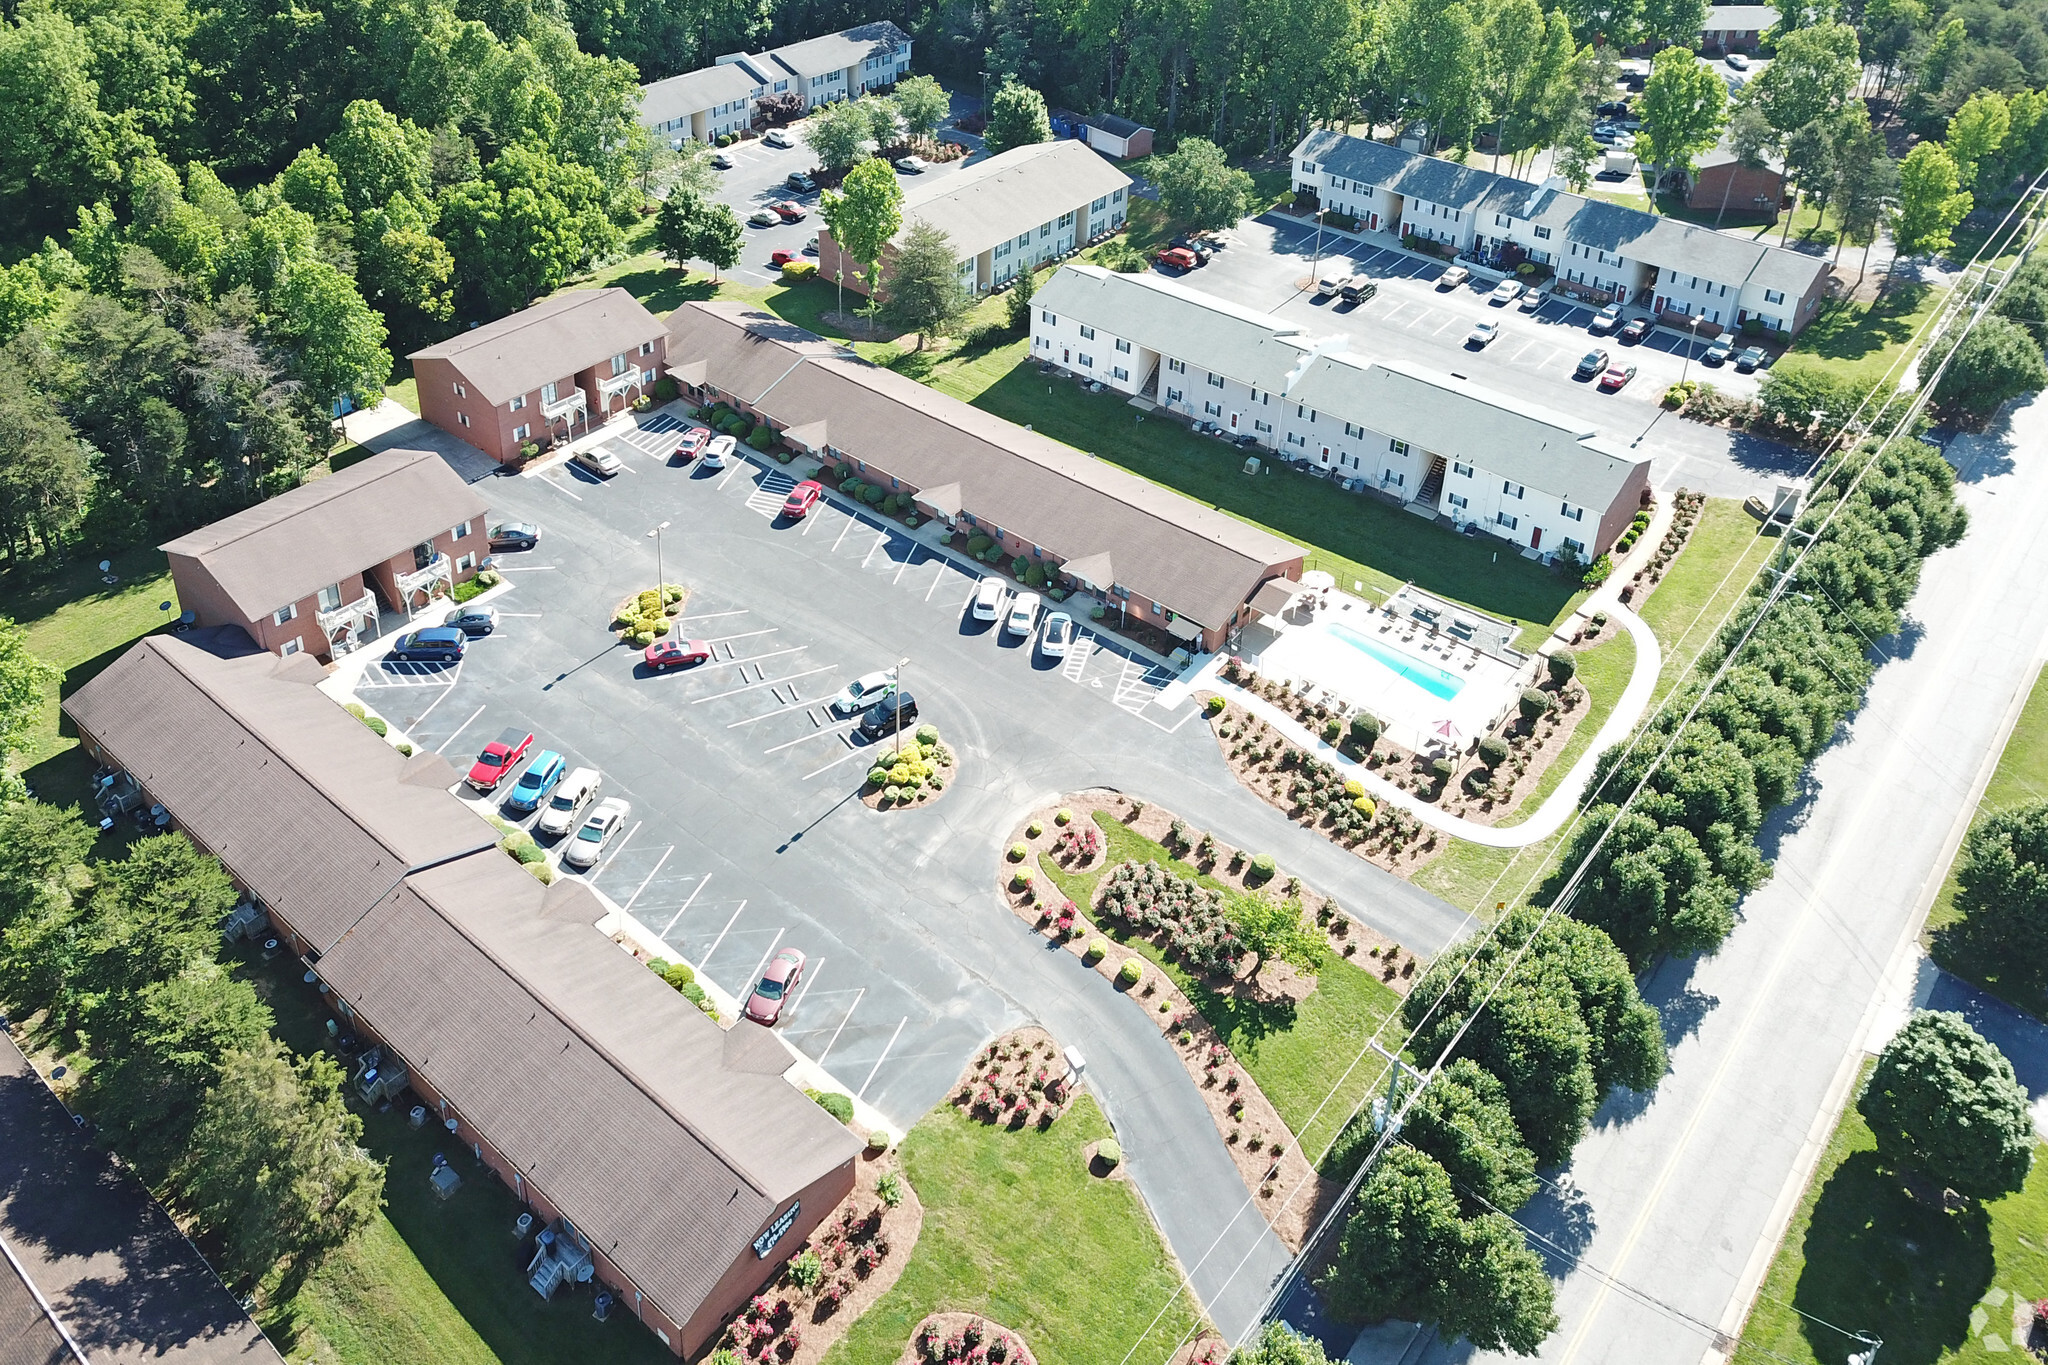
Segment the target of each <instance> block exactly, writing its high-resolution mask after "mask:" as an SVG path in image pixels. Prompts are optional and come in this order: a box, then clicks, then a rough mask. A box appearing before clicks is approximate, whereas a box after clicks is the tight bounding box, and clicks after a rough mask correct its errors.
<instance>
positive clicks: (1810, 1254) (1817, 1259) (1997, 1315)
mask: <svg viewBox="0 0 2048 1365" xmlns="http://www.w3.org/2000/svg"><path fill="white" fill-rule="evenodd" d="M1868 1074H1869V1073H1868V1064H1866V1067H1865V1075H1868ZM1993 1291H2003V1293H2002V1294H2001V1295H2000V1296H1999V1298H1998V1301H1997V1302H1996V1303H1995V1304H1993V1303H1991V1302H1988V1301H1987V1302H1985V1304H1984V1316H1983V1318H1982V1320H1981V1321H1979V1322H1978V1324H1977V1326H1976V1329H1975V1330H1972V1311H1971V1310H1972V1309H1973V1308H1975V1307H1976V1306H1977V1305H1978V1303H1979V1301H1980V1300H1984V1299H1985V1298H1986V1295H1987V1294H1988V1293H1991V1292H1993ZM2044 1294H2048V1147H2044V1146H2037V1147H2036V1148H2035V1149H2034V1170H2033V1174H2032V1175H2031V1176H2029V1177H2028V1179H2027V1184H2026V1188H2024V1189H2023V1190H2021V1191H2020V1192H2019V1193H2018V1194H2012V1195H2007V1196H2006V1197H2005V1198H2003V1199H2000V1200H1997V1201H1995V1202H1993V1203H1990V1204H1987V1205H1984V1206H1982V1207H1981V1208H1969V1209H1964V1210H1961V1211H1958V1212H1954V1213H1949V1212H1944V1211H1942V1210H1941V1209H1939V1208H1936V1207H1934V1206H1932V1205H1930V1204H1928V1203H1925V1202H1922V1201H1920V1200H1918V1199H1915V1198H1913V1197H1912V1196H1911V1195H1909V1194H1908V1193H1907V1192H1906V1190H1905V1189H1904V1187H1903V1186H1902V1185H1901V1184H1900V1182H1899V1181H1898V1180H1897V1179H1896V1178H1894V1177H1892V1176H1890V1175H1889V1174H1887V1173H1886V1172H1884V1171H1883V1170H1881V1169H1879V1167H1878V1164H1877V1157H1876V1144H1875V1142H1874V1140H1873V1139H1872V1138H1871V1135H1870V1129H1869V1127H1868V1126H1867V1125H1866V1124H1865V1123H1864V1122H1863V1118H1862V1116H1861V1115H1860V1114H1858V1113H1857V1112H1856V1109H1855V1106H1854V1105H1853V1104H1851V1106H1850V1107H1849V1109H1848V1110H1847V1111H1846V1112H1845V1113H1844V1114H1843V1116H1842V1121H1841V1122H1840V1123H1839V1124H1838V1125H1836V1128H1835V1132H1834V1136H1833V1138H1832V1139H1831V1140H1830V1142H1829V1144H1828V1149H1827V1151H1826V1153H1825V1154H1824V1155H1823V1156H1822V1157H1821V1161H1820V1165H1819V1166H1818V1167H1817V1168H1816V1169H1815V1171H1814V1174H1813V1182H1812V1184H1810V1185H1809V1186H1808V1187H1807V1190H1806V1194H1805V1197H1804V1198H1803V1200H1802V1201H1801V1203H1800V1206H1799V1211H1798V1212H1797V1214H1795V1215H1794V1217H1793V1220H1792V1226H1791V1227H1790V1228H1789V1229H1788V1230H1787V1231H1786V1234H1785V1240H1784V1242H1783V1243H1782V1244H1781V1245H1780V1246H1779V1248H1778V1254H1777V1256H1776V1258H1775V1259H1774V1260H1773V1261H1772V1262H1771V1269H1770V1273H1769V1274H1768V1275H1767V1276H1766V1277H1765V1279H1764V1284H1763V1293H1762V1295H1761V1297H1759V1298H1758V1300H1757V1305H1756V1307H1755V1309H1754V1310H1752V1311H1751V1313H1750V1316H1749V1321H1748V1323H1747V1324H1746V1325H1745V1326H1744V1328H1743V1333H1742V1349H1740V1350H1738V1351H1737V1352H1736V1354H1735V1356H1734V1357H1733V1359H1735V1360H1736V1361H1739V1362H1744V1363H1745V1365H1749V1363H1751V1362H1763V1361H1766V1360H1777V1361H1791V1362H1799V1363H1800V1365H1805V1362H1814V1365H1821V1363H1822V1362H1825V1365H1840V1362H1842V1361H1845V1360H1846V1359H1847V1358H1848V1355H1849V1353H1850V1352H1851V1351H1852V1350H1857V1349H1860V1347H1859V1345H1858V1343H1856V1342H1855V1341H1854V1340H1852V1339H1851V1338H1850V1337H1849V1336H1847V1335H1846V1334H1845V1333H1844V1332H1841V1331H1837V1330H1835V1328H1833V1327H1826V1326H1822V1325H1821V1324H1820V1323H1816V1322H1814V1321H1812V1318H1819V1319H1822V1320H1823V1321H1824V1322H1827V1323H1833V1324H1835V1325H1836V1326H1837V1327H1840V1328H1846V1329H1848V1330H1849V1331H1853V1332H1867V1333H1870V1334H1871V1335H1872V1336H1876V1337H1881V1338H1883V1340H1884V1348H1883V1349H1882V1350H1881V1351H1879V1352H1878V1359H1879V1360H1880V1361H1882V1362H1885V1365H1934V1362H1937V1361H1939V1362H1944V1363H1946V1362H1964V1361H1990V1360H1994V1359H2007V1360H2009V1359H2012V1358H2014V1356H2015V1354H2016V1352H2015V1350H2014V1347H2013V1342H2012V1300H2013V1298H2014V1297H2015V1296H2017V1297H2019V1298H2022V1299H2029V1300H2031V1299H2038V1298H2040V1297H2042V1296H2043V1295H2044ZM1794 1309H1797V1310H1798V1312H1794V1311H1793V1310H1794ZM1800 1313H1805V1314H1810V1315H1811V1317H1801V1316H1800V1315H1799V1314H1800ZM1766 1353H1768V1354H1766ZM2021 1358H2025V1357H2024V1356H2022V1357H2021Z"/></svg>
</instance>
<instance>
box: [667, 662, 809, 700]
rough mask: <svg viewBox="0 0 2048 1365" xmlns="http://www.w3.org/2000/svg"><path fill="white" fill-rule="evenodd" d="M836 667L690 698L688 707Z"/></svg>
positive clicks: (764, 680) (772, 685) (773, 685)
mask: <svg viewBox="0 0 2048 1365" xmlns="http://www.w3.org/2000/svg"><path fill="white" fill-rule="evenodd" d="M837 667H839V665H838V664H826V665H824V667H822V668H807V669H805V670H804V671H803V672H801V673H792V674H790V675H789V676H788V677H786V678H763V679H762V680H761V681H759V682H752V683H748V684H747V685H746V686H745V687H734V688H730V689H728V690H727V691H724V692H713V693H712V694H711V695H710V696H708V697H692V698H691V699H690V705H692V706H702V705H703V704H704V703H705V702H707V701H717V700H718V699H719V698H720V697H731V696H736V695H738V694H739V693H741V692H752V691H754V690H755V689H756V688H761V687H777V686H780V685H781V684H783V683H786V682H795V681H796V680H797V679H798V678H808V677H810V676H811V674H813V673H823V672H826V671H827V670H829V669H834V668H837Z"/></svg>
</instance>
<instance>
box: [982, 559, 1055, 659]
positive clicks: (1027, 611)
mask: <svg viewBox="0 0 2048 1365" xmlns="http://www.w3.org/2000/svg"><path fill="white" fill-rule="evenodd" d="M1043 609H1044V602H1043V600H1042V599H1041V598H1040V597H1039V595H1038V594H1037V593H1035V592H1020V593H1016V594H1015V595H1014V596H1013V595H1012V594H1011V592H1010V589H1009V588H1008V587H1007V586H1006V585H1005V584H1004V583H1003V581H1002V580H1001V579H1000V578H984V579H982V580H981V586H980V587H978V588H976V589H975V590H974V605H973V608H972V610H973V614H974V619H975V620H977V621H996V620H1000V621H1001V622H1002V623H1003V626H1002V633H1003V634H1004V635H1015V636H1017V637H1019V638H1020V639H1024V640H1029V639H1030V638H1031V637H1032V636H1033V635H1034V634H1037V633H1038V628H1039V625H1040V618H1039V613H1040V612H1041V611H1042V610H1043ZM1043 624H1044V627H1045V630H1044V633H1043V634H1042V635H1040V636H1039V640H1038V648H1039V651H1040V652H1041V653H1043V654H1044V655H1045V656H1046V657H1047V658H1050V659H1059V658H1064V657H1066V653H1067V649H1068V647H1069V646H1070V645H1072V643H1073V639H1074V618H1073V617H1071V616H1069V615H1068V614H1067V613H1066V612H1063V611H1055V612H1050V613H1048V614H1046V616H1045V617H1044V621H1043Z"/></svg>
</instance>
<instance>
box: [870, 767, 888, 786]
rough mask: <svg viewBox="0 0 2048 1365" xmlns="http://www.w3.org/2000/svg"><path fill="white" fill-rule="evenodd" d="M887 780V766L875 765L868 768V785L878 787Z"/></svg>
mask: <svg viewBox="0 0 2048 1365" xmlns="http://www.w3.org/2000/svg"><path fill="white" fill-rule="evenodd" d="M888 780H889V770H888V769H887V768H880V767H877V768H870V769H868V785H869V786H870V787H879V786H881V785H883V784H884V783H886V782H887V781H888Z"/></svg>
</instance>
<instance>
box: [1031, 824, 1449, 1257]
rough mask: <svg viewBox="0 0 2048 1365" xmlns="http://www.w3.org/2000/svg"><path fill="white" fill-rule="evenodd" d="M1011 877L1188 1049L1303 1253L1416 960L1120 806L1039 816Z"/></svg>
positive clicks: (1256, 1180)
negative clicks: (1328, 1157) (1374, 1043)
mask: <svg viewBox="0 0 2048 1365" xmlns="http://www.w3.org/2000/svg"><path fill="white" fill-rule="evenodd" d="M1062 817H1064V818H1062ZM1034 830H1036V833H1034V832H1033V831H1034ZM1169 844H1171V847H1169ZM1020 851H1021V852H1020ZM1176 851H1178V852H1179V853H1180V854H1182V855H1184V856H1185V857H1186V858H1190V859H1193V860H1194V861H1192V862H1188V861H1183V860H1182V857H1180V856H1176ZM1020 872H1021V873H1024V874H1026V875H1025V876H1023V877H1020V876H1019V873H1020ZM1000 875H1001V877H1002V884H1003V887H1004V893H1005V895H1006V896H1007V897H1008V899H1009V903H1010V905H1011V907H1012V908H1013V909H1014V910H1015V911H1016V912H1017V913H1018V914H1019V915H1020V916H1022V917H1023V918H1025V919H1027V920H1029V921H1031V922H1032V923H1033V924H1034V925H1035V926H1036V927H1038V928H1039V930H1040V931H1041V932H1042V933H1045V934H1046V935H1047V936H1048V937H1050V938H1052V939H1054V940H1055V941H1058V942H1061V943H1062V944H1063V945H1064V946H1065V947H1066V949H1067V951H1068V952H1070V953H1072V954H1073V955H1074V956H1076V957H1078V958H1080V959H1081V961H1082V962H1083V963H1085V964H1086V965H1088V966H1090V967H1092V968H1094V970H1095V971H1096V972H1098V973H1099V974H1100V975H1102V976H1104V977H1105V978H1107V979H1108V980H1109V981H1110V982H1112V983H1113V984H1114V985H1115V986H1116V988H1117V989H1119V990H1120V991H1122V992H1123V993H1124V994H1126V995H1127V996H1129V998H1130V1001H1131V1004H1132V1006H1133V1007H1134V1008H1138V1009H1142V1010H1144V1011H1145V1012H1146V1014H1147V1015H1148V1017H1150V1018H1151V1019H1152V1020H1153V1022H1154V1023H1155V1024H1156V1025H1157V1026H1158V1027H1159V1028H1160V1030H1161V1031H1162V1032H1164V1033H1165V1034H1167V1036H1168V1037H1169V1038H1170V1039H1171V1040H1172V1041H1173V1043H1174V1044H1175V1048H1176V1050H1177V1051H1178V1053H1179V1054H1180V1058H1181V1062H1182V1064H1183V1065H1184V1066H1185V1067H1186V1068H1187V1071H1188V1075H1189V1078H1190V1079H1191V1080H1192V1081H1193V1082H1194V1084H1195V1086H1196V1087H1197V1089H1198V1091H1199V1092H1200V1093H1201V1095H1202V1097H1203V1100H1204V1102H1205V1103H1206V1104H1207V1106H1208V1108H1209V1111H1210V1115H1211V1117H1212V1118H1213V1119H1214V1121H1215V1123H1216V1127H1217V1131H1218V1133H1219V1134H1220V1135H1221V1136H1222V1137H1223V1139H1224V1141H1225V1143H1226V1144H1227V1145H1228V1147H1229V1149H1230V1152H1231V1155H1232V1159H1233V1160H1234V1161H1235V1163H1236V1165H1237V1167H1238V1172H1239V1174H1240V1176H1242V1177H1243V1179H1244V1182H1245V1187H1246V1189H1248V1190H1250V1191H1253V1192H1254V1193H1256V1194H1257V1195H1258V1196H1259V1197H1258V1201H1257V1202H1258V1206H1259V1209H1260V1211H1261V1213H1262V1214H1264V1215H1265V1216H1266V1218H1267V1219H1268V1221H1269V1222H1271V1223H1272V1224H1273V1227H1274V1230H1275V1232H1276V1233H1277V1234H1278V1235H1279V1236H1280V1237H1281V1238H1282V1240H1284V1241H1287V1242H1288V1243H1289V1245H1292V1246H1297V1247H1298V1246H1299V1245H1300V1243H1301V1240H1302V1237H1303V1234H1304V1232H1305V1231H1306V1229H1307V1228H1308V1227H1309V1226H1312V1225H1313V1222H1314V1220H1315V1219H1316V1218H1317V1217H1319V1216H1320V1214H1321V1213H1322V1212H1323V1211H1325V1210H1326V1208H1327V1201H1328V1200H1330V1199H1332V1198H1334V1197H1335V1195H1336V1193H1337V1190H1336V1187H1335V1186H1333V1185H1330V1184H1329V1183H1328V1182H1325V1181H1321V1180H1320V1179H1319V1177H1317V1176H1316V1175H1315V1173H1314V1170H1313V1166H1314V1163H1315V1162H1316V1160H1318V1159H1319V1158H1320V1157H1321V1156H1322V1154H1323V1151H1324V1149H1325V1148H1326V1147H1327V1146H1329V1144H1330V1143H1331V1142H1333V1141H1334V1140H1335V1138H1336V1135H1337V1133H1338V1132H1339V1130H1340V1129H1341V1128H1342V1126H1343V1124H1344V1122H1345V1120H1346V1119H1347V1118H1348V1117H1349V1115H1350V1113H1351V1111H1352V1110H1353V1109H1354V1108H1355V1107H1357V1106H1358V1104H1360V1103H1361V1102H1362V1101H1363V1100H1364V1098H1365V1097H1366V1095H1367V1094H1368V1093H1369V1092H1370V1091H1371V1089H1372V1087H1373V1086H1374V1085H1375V1084H1377V1082H1378V1081H1379V1080H1380V1079H1382V1078H1383V1072H1382V1071H1381V1064H1380V1063H1379V1062H1378V1061H1377V1060H1374V1061H1372V1062H1370V1063H1369V1064H1361V1065H1357V1066H1355V1067H1354V1066H1353V1062H1354V1061H1355V1060H1356V1059H1357V1058H1358V1056H1359V1052H1360V1049H1361V1048H1362V1047H1363V1045H1364V1041H1365V1040H1366V1039H1367V1038H1369V1037H1371V1036H1372V1035H1373V1034H1374V1032H1375V1031H1376V1030H1377V1029H1378V1028H1379V1026H1380V1025H1381V1023H1382V1022H1384V1021H1385V1020H1386V1019H1387V1017H1388V1016H1389V1015H1391V1014H1392V1013H1393V1012H1394V1010H1395V1009H1396V1008H1397V1007H1398V1006H1399V1003H1400V998H1401V994H1402V992H1404V991H1405V990H1406V988H1407V985H1408V983H1409V982H1410V981H1412V980H1413V979H1414V974H1415V972H1416V971H1417V970H1418V966H1417V963H1416V960H1415V958H1414V957H1413V956H1412V955H1411V954H1409V953H1407V952H1406V951H1405V950H1404V949H1402V948H1401V947H1400V946H1399V945H1397V944H1394V943H1393V942H1391V941H1390V940H1387V939H1384V938H1382V937H1380V936H1379V935H1376V934H1374V933H1373V932H1372V931H1371V930H1369V929H1366V928H1365V927H1364V926H1362V925H1360V924H1358V923H1357V922H1356V921H1354V920H1352V919H1351V918H1350V917H1349V916H1347V915H1345V914H1344V913H1343V912H1342V910H1341V909H1340V908H1339V907H1338V906H1337V904H1336V902H1335V901H1333V900H1330V899H1328V898H1326V897H1324V896H1322V895H1320V894H1318V893H1317V892H1316V891H1314V890H1312V889H1310V888H1308V887H1305V886H1303V885H1302V884H1301V883H1300V881H1299V880H1298V879H1296V878H1293V877H1289V876H1287V875H1286V873H1285V872H1284V871H1283V870H1281V869H1279V868H1277V867H1275V866H1274V865H1273V863H1272V860H1271V859H1270V858H1266V857H1264V856H1262V855H1254V854H1246V853H1244V852H1242V851H1241V850H1235V849H1231V848H1229V847H1228V846H1226V845H1223V844H1220V843H1218V842H1217V841H1216V840H1215V839H1214V838H1213V837H1212V836H1209V835H1206V834H1201V833H1198V832H1196V831H1193V830H1189V829H1187V828H1186V827H1185V826H1184V825H1183V823H1182V822H1181V821H1179V820H1177V819H1175V818H1174V817H1173V815H1172V813H1171V812H1169V811H1165V810H1162V809H1160V808H1158V807H1156V806H1151V805H1148V804H1147V803H1145V802H1142V801H1136V800H1132V799H1130V798H1128V797H1124V796H1121V795H1119V794H1117V793H1115V792H1108V791H1091V792H1081V793H1076V794H1074V795H1073V796H1070V797H1068V798H1067V799H1066V801H1065V802H1064V804H1063V805H1062V806H1060V807H1056V808H1051V809H1048V810H1046V811H1043V812H1040V813H1038V814H1035V815H1033V816H1032V817H1031V818H1030V819H1029V820H1028V821H1027V822H1026V823H1025V824H1024V826H1023V827H1022V828H1021V829H1020V830H1019V831H1018V837H1017V839H1016V840H1015V842H1014V843H1013V844H1012V845H1011V847H1010V848H1009V850H1008V853H1007V855H1006V858H1005V861H1004V863H1003V866H1002V872H1001V874H1000ZM1255 948H1262V949H1264V951H1263V952H1255V951H1254V949H1255ZM1356 964H1364V965H1363V966H1361V965H1356ZM1297 1191H1300V1193H1296V1192H1297ZM1289 1195H1293V1196H1294V1197H1293V1198H1291V1199H1290V1198H1289V1197H1288V1196H1289Z"/></svg>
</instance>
